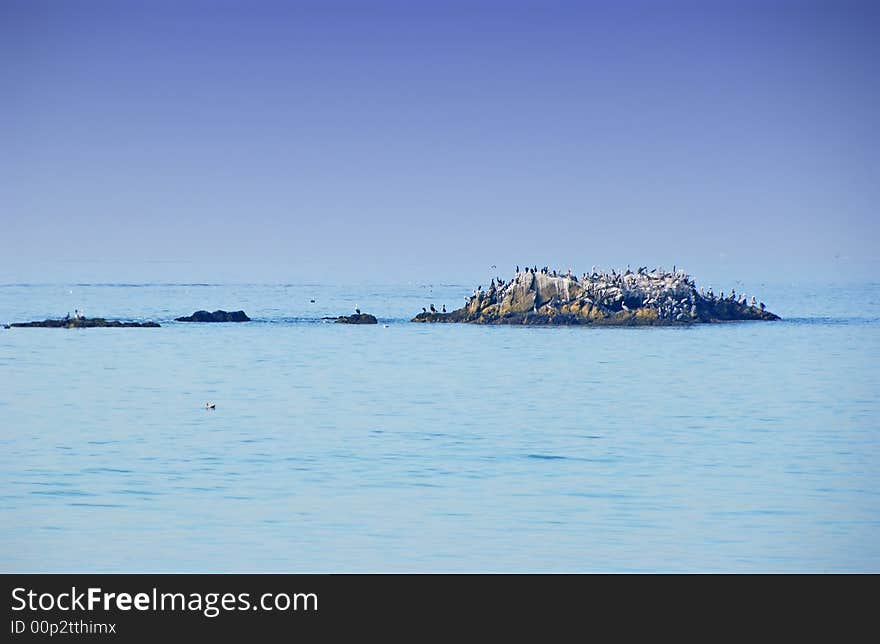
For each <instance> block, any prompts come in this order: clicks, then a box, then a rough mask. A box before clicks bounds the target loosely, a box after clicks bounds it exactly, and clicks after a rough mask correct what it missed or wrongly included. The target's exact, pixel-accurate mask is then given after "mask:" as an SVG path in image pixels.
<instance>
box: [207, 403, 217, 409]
mask: <svg viewBox="0 0 880 644" xmlns="http://www.w3.org/2000/svg"><path fill="white" fill-rule="evenodd" d="M215 407H217V405H215V404H214V403H212V402H207V403H205V409H214V408H215Z"/></svg>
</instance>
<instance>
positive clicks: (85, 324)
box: [6, 318, 159, 329]
mask: <svg viewBox="0 0 880 644" xmlns="http://www.w3.org/2000/svg"><path fill="white" fill-rule="evenodd" d="M158 326H159V324H158V323H156V322H120V321H119V320H105V319H104V318H64V319H61V320H42V321H37V322H13V323H12V324H10V325H8V326H7V327H6V328H7V329H8V328H11V327H38V328H44V329H91V328H94V327H112V328H135V327H150V328H157V327H158Z"/></svg>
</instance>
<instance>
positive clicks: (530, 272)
mask: <svg viewBox="0 0 880 644" xmlns="http://www.w3.org/2000/svg"><path fill="white" fill-rule="evenodd" d="M533 285H534V286H536V287H537V288H538V290H539V291H540V292H541V293H542V294H546V293H547V292H552V293H553V295H552V297H550V298H549V301H544V302H541V303H540V306H542V307H544V306H546V307H547V308H548V309H550V310H558V309H559V308H560V307H561V306H562V305H563V304H568V303H572V302H580V303H583V304H590V305H592V306H596V307H599V308H600V309H604V310H607V311H609V312H614V311H621V310H622V311H630V310H634V309H637V308H652V309H654V310H655V311H656V312H657V317H658V318H659V319H661V320H671V321H687V320H692V319H695V318H696V317H697V306H698V303H699V299H700V298H702V299H703V300H706V301H708V302H713V303H714V302H720V301H722V300H727V301H730V302H736V303H737V304H740V305H742V306H752V307H756V308H760V310H762V311H763V310H764V303H763V302H761V303H760V304H759V303H758V302H757V300H756V298H755V297H754V296H753V297H752V298H751V304H749V302H748V298H747V296H745V295H742V296H737V294H736V291H735V290H732V291H731V292H730V294H729V295H728V296H727V297H726V298H725V297H724V293H723V292H722V293H721V295H720V296H718V297H716V296H715V294H714V293H713V291H712V289H711V287H710V288H709V290H708V292H705V293H704V292H703V290H702V289H700V290H699V291H697V290H696V288H695V285H694V281H693V279H692V278H691V277H690V276H689V275H688V274H687V273H685V272H684V271H681V270H679V269H678V268H677V267H676V266H673V268H672V270H671V271H666V270H663V268H662V267H658V268H654V269H653V270H648V267H647V266H640V267H638V268H637V269H636V270H632V269H631V268H630V267H629V266H627V267H626V269H625V270H624V271H617V270H615V269H611V270H610V271H604V270H602V269H597V268H596V267H595V266H593V267H592V269H591V271H590V272H589V273H583V274H582V275H581V276H580V277H578V276H577V275H575V274H573V273H572V271H571V269H568V270H567V271H566V272H564V273H563V272H562V271H560V270H557V269H551V268H550V267H548V266H544V267H542V268H540V269H539V268H538V267H537V266H532V267H528V266H527V267H525V269H521V268H520V267H519V266H517V267H516V276H515V277H514V278H513V279H511V280H508V281H504V280H502V279H501V278H500V277H496V278H494V279H492V281H491V282H490V284H489V287H488V289H487V290H485V291H484V290H483V287H482V285H480V286H477V288H475V289H474V291H473V293H472V295H471V297H469V298H465V307H471V306H474V304H475V303H476V308H477V309H480V308H482V307H484V306H485V305H488V304H495V303H501V302H502V301H504V300H506V299H507V298H510V297H513V296H514V294H515V289H517V288H521V289H522V288H531V287H532V286H533ZM422 310H423V311H424V309H422ZM537 310H538V305H537V304H536V306H535V308H534V311H535V312H537ZM432 312H433V308H432Z"/></svg>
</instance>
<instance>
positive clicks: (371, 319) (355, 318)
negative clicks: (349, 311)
mask: <svg viewBox="0 0 880 644" xmlns="http://www.w3.org/2000/svg"><path fill="white" fill-rule="evenodd" d="M327 319H329V320H332V319H333V318H327ZM378 322H379V321H378V320H377V319H376V317H375V316H373V315H370V314H369V313H355V314H354V315H340V316H339V317H338V318H336V323H337V324H378Z"/></svg>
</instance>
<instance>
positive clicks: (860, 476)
mask: <svg viewBox="0 0 880 644" xmlns="http://www.w3.org/2000/svg"><path fill="white" fill-rule="evenodd" d="M471 288H472V285H455V284H434V285H430V284H415V283H412V284H402V285H381V286H370V285H359V284H351V285H319V284H305V285H302V284H300V285H294V284H289V285H205V284H49V285H21V284H5V285H0V322H12V321H25V320H33V319H43V318H45V317H49V316H53V317H58V316H63V315H64V314H65V313H67V312H70V313H71V314H72V313H73V310H74V309H75V308H80V309H83V310H84V311H85V312H86V314H87V315H89V316H104V317H107V318H119V319H153V320H157V321H159V322H160V323H161V324H162V328H159V329H87V330H61V329H11V330H2V329H0V516H2V529H0V570H2V571H4V572H12V571H33V572H42V571H77V572H82V571H132V572H137V571H167V572H189V571H204V572H226V571H279V572H282V571H290V572H359V571H378V572H391V571H438V572H439V571H473V572H496V571H497V572H506V571H523V572H541V571H554V572H555V571H559V572H563V571H572V572H579V571H700V572H702V571H731V572H746V571H794V572H801V571H803V572H821V571H859V572H862V571H872V572H880V403H878V392H880V367H878V365H880V284H876V283H872V284H854V285H837V286H823V287H818V286H809V287H805V286H798V285H792V284H784V285H768V284H765V285H742V286H740V287H737V290H738V291H741V292H747V293H752V292H755V293H759V294H760V296H761V299H763V300H764V301H765V302H766V303H767V305H768V308H769V309H770V310H773V311H774V312H776V313H779V314H780V315H782V316H783V318H784V320H783V321H781V322H776V323H734V324H723V325H705V326H695V327H692V328H646V329H609V328H602V329H591V328H523V327H516V328H511V327H480V326H470V325H421V324H411V323H409V322H408V321H407V320H408V319H409V318H410V317H411V316H412V315H414V314H415V313H417V312H418V311H420V310H421V307H422V306H428V305H429V304H431V303H434V304H435V305H436V306H437V307H438V308H439V307H440V305H442V304H445V305H446V306H447V307H448V308H449V309H452V308H456V307H457V306H459V305H460V304H461V303H462V302H463V300H464V297H465V296H466V295H468V294H469V293H470V292H471ZM716 288H717V287H716ZM311 299H314V300H315V302H314V303H312V302H311V301H310V300H311ZM355 306H360V308H361V309H363V310H364V311H367V312H372V313H374V314H375V315H377V317H379V318H380V324H379V325H376V326H347V325H335V324H328V323H322V322H321V320H320V317H321V316H325V315H337V314H340V313H348V312H350V311H353V309H354V307H355ZM216 308H225V309H227V310H235V309H244V310H245V311H247V313H248V314H249V315H250V316H251V317H252V318H253V319H254V321H253V322H251V323H245V324H220V325H199V324H186V323H175V322H173V321H172V319H173V318H174V317H176V316H179V315H186V314H189V313H191V312H192V311H194V310H196V309H209V310H214V309H216ZM385 325H387V327H386V326H385ZM206 401H213V402H215V403H216V409H215V410H213V411H209V410H206V409H204V405H205V402H206Z"/></svg>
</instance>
